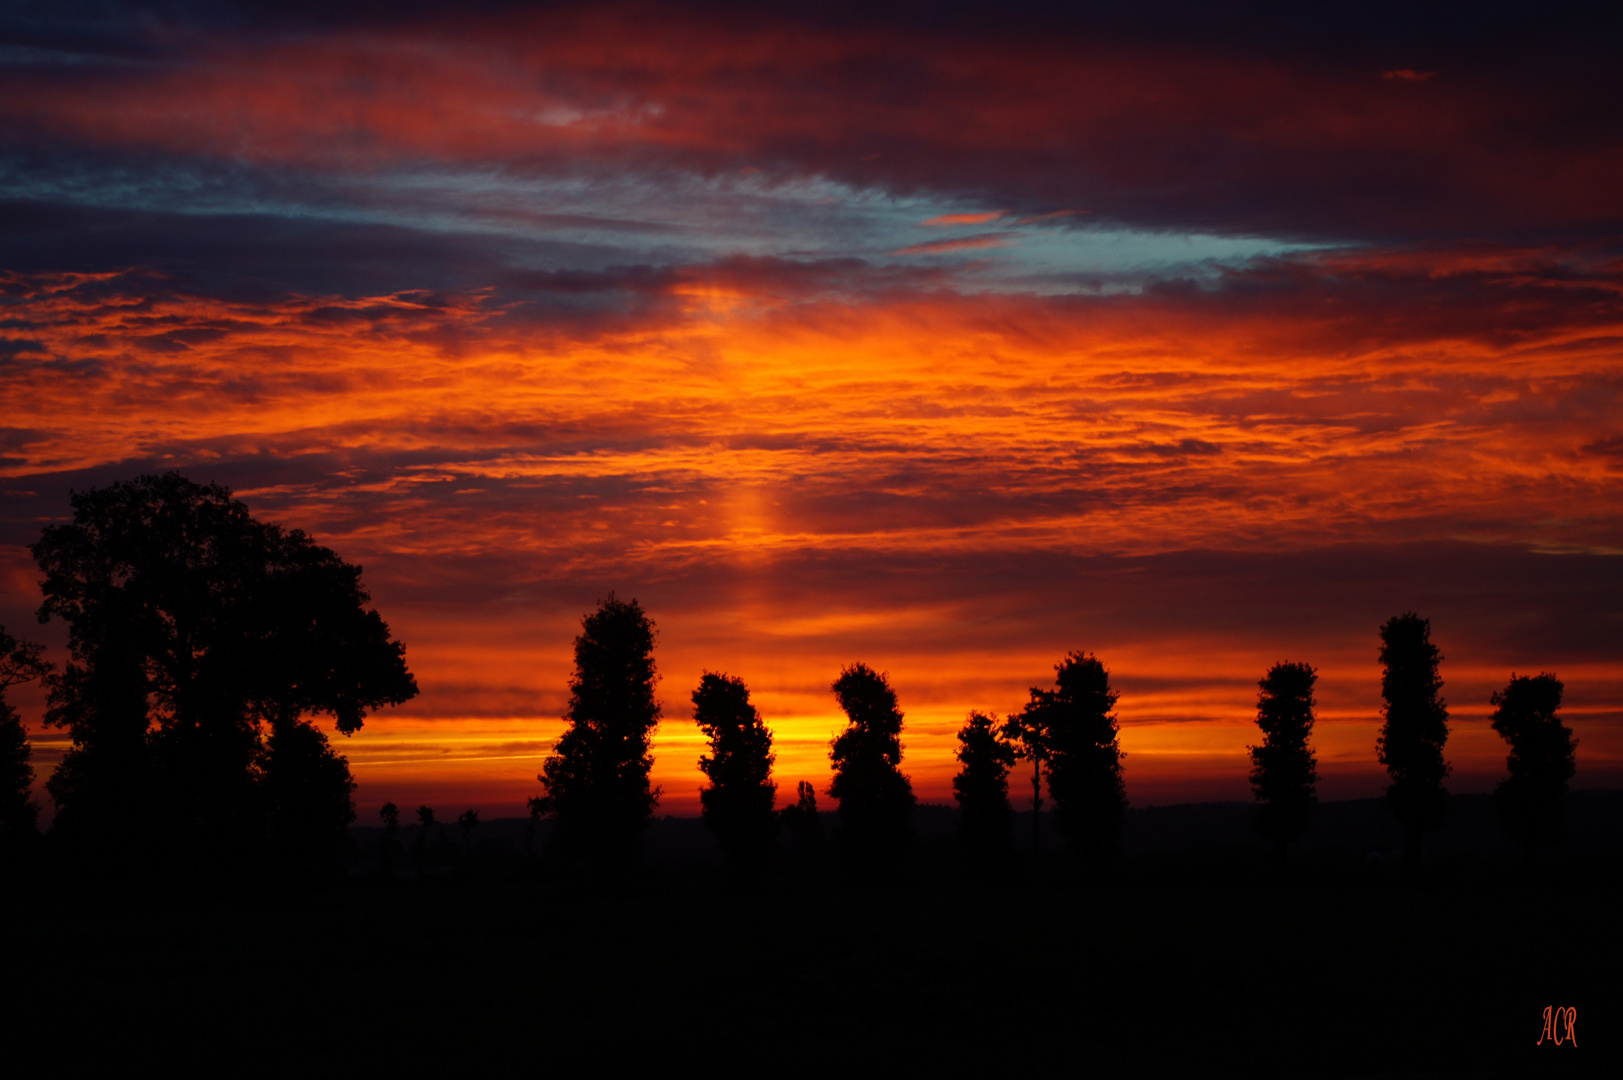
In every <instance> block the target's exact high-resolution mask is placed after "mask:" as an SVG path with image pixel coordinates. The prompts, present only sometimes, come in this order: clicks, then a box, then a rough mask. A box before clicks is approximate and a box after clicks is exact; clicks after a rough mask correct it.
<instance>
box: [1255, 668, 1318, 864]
mask: <svg viewBox="0 0 1623 1080" xmlns="http://www.w3.org/2000/svg"><path fill="white" fill-rule="evenodd" d="M1317 680H1318V674H1317V673H1316V672H1315V671H1314V670H1313V668H1312V667H1311V666H1310V665H1308V664H1275V665H1274V666H1273V667H1271V668H1269V669H1268V674H1267V676H1266V677H1264V678H1263V679H1262V681H1260V682H1259V683H1257V686H1258V687H1260V688H1261V692H1260V693H1259V694H1258V695H1257V726H1258V727H1259V728H1261V729H1262V745H1261V746H1252V747H1247V749H1249V750H1250V751H1251V791H1252V793H1253V794H1254V795H1255V796H1256V798H1257V801H1258V802H1259V803H1260V804H1261V805H1260V806H1258V807H1257V818H1256V822H1255V828H1256V831H1257V834H1258V835H1259V836H1262V837H1264V838H1266V839H1268V840H1272V841H1273V842H1274V854H1275V856H1276V857H1277V858H1278V859H1279V861H1280V862H1284V861H1285V848H1286V845H1287V844H1289V843H1290V842H1291V841H1292V840H1295V839H1296V838H1297V837H1299V836H1301V835H1302V830H1303V829H1305V828H1307V822H1308V818H1309V817H1311V816H1312V814H1313V807H1314V805H1315V804H1317V802H1318V801H1319V799H1318V795H1317V794H1316V793H1315V791H1314V784H1315V783H1316V782H1317V781H1318V778H1319V773H1318V767H1317V765H1316V763H1315V762H1314V759H1313V751H1312V750H1311V749H1309V748H1308V745H1307V740H1308V736H1309V735H1310V734H1312V732H1313V705H1314V701H1313V684H1314V683H1315V682H1316V681H1317Z"/></svg>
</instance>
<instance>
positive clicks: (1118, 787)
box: [1025, 652, 1127, 861]
mask: <svg viewBox="0 0 1623 1080" xmlns="http://www.w3.org/2000/svg"><path fill="white" fill-rule="evenodd" d="M1054 673H1055V678H1054V689H1052V690H1038V689H1033V690H1032V691H1031V701H1030V703H1029V704H1027V705H1026V710H1025V711H1026V717H1027V719H1026V721H1025V722H1026V723H1027V724H1030V725H1032V726H1034V727H1035V728H1036V730H1037V731H1038V732H1040V738H1041V744H1042V746H1043V747H1044V749H1045V751H1046V755H1047V765H1048V793H1049V795H1051V796H1052V797H1053V799H1054V827H1055V828H1056V829H1057V830H1058V831H1059V834H1060V835H1061V836H1063V837H1065V841H1066V843H1067V844H1068V845H1069V846H1070V848H1071V850H1072V851H1073V852H1075V853H1076V854H1077V855H1078V856H1079V857H1081V858H1084V859H1088V860H1090V861H1105V860H1109V859H1113V858H1114V857H1115V856H1116V855H1117V854H1119V853H1120V850H1121V830H1122V824H1123V822H1124V820H1125V818H1126V814H1127V790H1126V786H1125V785H1124V784H1123V782H1122V773H1121V759H1122V756H1123V755H1122V752H1121V746H1120V744H1118V743H1117V741H1116V717H1115V714H1113V713H1112V712H1111V710H1112V709H1114V708H1115V707H1116V692H1115V691H1114V690H1112V689H1111V688H1110V673H1109V672H1108V671H1106V670H1105V666H1104V665H1103V664H1101V663H1100V662H1099V660H1098V659H1097V658H1096V657H1094V656H1093V655H1091V654H1089V653H1081V652H1073V653H1070V654H1068V655H1067V656H1066V657H1065V659H1064V660H1061V661H1060V662H1059V663H1058V664H1056V665H1055V667H1054Z"/></svg>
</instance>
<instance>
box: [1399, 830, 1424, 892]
mask: <svg viewBox="0 0 1623 1080" xmlns="http://www.w3.org/2000/svg"><path fill="white" fill-rule="evenodd" d="M1424 835H1425V834H1424V833H1423V832H1422V831H1421V830H1420V829H1417V828H1415V827H1414V826H1412V825H1411V826H1409V827H1408V828H1406V829H1404V830H1403V876H1404V877H1406V878H1411V879H1412V878H1415V877H1418V876H1419V874H1420V840H1421V838H1422V837H1423V836H1424Z"/></svg>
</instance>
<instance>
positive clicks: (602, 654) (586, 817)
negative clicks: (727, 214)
mask: <svg viewBox="0 0 1623 1080" xmlns="http://www.w3.org/2000/svg"><path fill="white" fill-rule="evenodd" d="M1380 638H1381V648H1380V660H1381V664H1382V667H1383V674H1382V678H1381V693H1382V696H1383V698H1384V700H1385V709H1384V717H1383V720H1384V722H1383V724H1382V727H1381V732H1380V736H1379V738H1378V739H1377V742H1376V752H1377V755H1378V757H1379V759H1380V762H1381V764H1382V765H1384V766H1386V768H1387V770H1388V773H1389V775H1390V777H1391V784H1390V785H1389V786H1388V788H1387V792H1386V799H1387V803H1388V805H1389V807H1390V808H1391V810H1392V812H1393V813H1394V814H1395V815H1396V816H1397V818H1398V819H1399V821H1400V822H1401V823H1402V825H1403V828H1404V865H1405V868H1406V869H1407V870H1409V871H1410V872H1412V871H1413V870H1414V869H1416V868H1417V866H1418V863H1419V859H1420V850H1421V840H1422V837H1423V836H1424V834H1425V833H1426V832H1427V831H1428V830H1430V829H1433V828H1435V827H1436V826H1437V825H1438V824H1440V823H1441V822H1442V820H1443V817H1444V815H1445V813H1446V805H1447V803H1446V790H1445V789H1444V787H1443V783H1442V782H1443V780H1444V779H1445V778H1446V777H1447V776H1448V774H1449V771H1450V769H1449V765H1448V762H1447V761H1446V759H1445V757H1444V746H1445V743H1446V742H1447V739H1448V712H1447V707H1446V705H1445V704H1444V702H1443V699H1442V698H1441V696H1440V691H1441V689H1442V680H1441V678H1440V676H1439V671H1438V669H1439V665H1440V662H1441V660H1442V656H1441V654H1440V652H1439V651H1438V649H1437V647H1436V646H1435V645H1434V644H1433V643H1432V641H1431V627H1430V624H1429V622H1428V621H1427V620H1426V619H1423V618H1421V617H1420V616H1418V615H1416V614H1414V613H1412V612H1410V613H1405V614H1403V615H1398V616H1394V617H1393V618H1392V619H1390V620H1388V621H1387V622H1386V624H1385V625H1383V626H1382V627H1381V631H1380ZM653 646H654V627H653V624H652V622H651V621H650V620H649V618H648V617H647V615H646V614H645V613H644V612H643V610H642V609H641V607H640V606H639V605H638V604H637V603H636V601H635V600H633V601H631V602H629V603H627V602H623V601H620V600H618V599H616V598H615V597H613V596H612V595H611V596H610V597H609V599H608V600H606V601H604V602H603V603H602V604H601V606H600V607H599V608H598V610H597V611H596V612H594V613H592V614H590V615H588V616H586V618H585V619H584V620H583V623H582V632H581V634H580V636H579V637H577V638H576V639H575V668H574V673H573V675H572V677H571V680H570V691H571V696H570V703H569V711H568V713H567V719H568V721H569V727H568V729H567V730H566V731H565V733H564V735H563V736H562V738H560V739H559V741H558V743H557V745H556V746H555V748H554V751H553V753H552V754H551V756H549V757H548V759H547V761H546V763H545V767H544V770H543V772H542V773H541V775H540V776H539V777H538V778H537V779H539V780H540V782H541V784H542V787H543V789H544V792H545V793H544V794H543V795H542V796H540V797H538V798H535V799H532V800H531V810H532V813H534V814H536V815H550V816H552V817H554V818H555V819H556V821H557V825H558V831H557V836H558V839H559V841H560V843H561V844H562V845H563V847H564V848H565V850H566V852H568V853H570V854H572V855H575V856H578V857H583V858H588V859H591V860H595V861H598V862H600V863H607V864H613V863H615V862H623V861H625V860H628V859H630V858H631V857H633V856H634V854H635V851H636V847H637V842H638V838H639V836H640V834H641V831H642V829H643V827H644V826H645V824H646V823H647V821H648V820H649V818H650V817H651V816H652V814H653V810H654V807H655V805H656V803H657V802H658V798H659V794H660V793H659V789H658V788H656V787H654V786H653V785H652V784H651V782H650V772H651V769H652V765H653V759H652V756H651V754H650V740H651V737H652V735H653V731H654V729H655V727H656V726H657V724H658V722H659V718H660V709H659V705H658V704H657V702H656V701H655V698H654V683H655V679H656V672H655V664H654V659H653ZM1316 681H1317V673H1316V672H1315V671H1314V669H1313V667H1312V666H1311V665H1308V664H1305V663H1281V664H1276V665H1274V666H1273V667H1272V668H1271V669H1270V670H1269V671H1268V673H1267V675H1266V676H1265V677H1264V678H1263V679H1262V680H1261V681H1260V683H1259V684H1258V685H1259V689H1260V693H1259V695H1258V701H1257V725H1258V727H1259V728H1260V730H1261V732H1262V736H1263V737H1262V742H1261V744H1260V745H1258V746H1253V747H1251V748H1250V754H1251V766H1252V767H1251V774H1250V779H1251V785H1252V789H1253V792H1254V793H1255V796H1256V799H1257V802H1258V808H1257V816H1256V831H1257V833H1258V834H1259V835H1261V836H1263V837H1265V838H1267V839H1269V840H1271V841H1272V842H1273V844H1274V846H1275V851H1276V854H1277V856H1278V857H1279V858H1280V859H1281V860H1283V859H1284V857H1285V854H1286V850H1287V845H1288V844H1289V843H1290V842H1292V841H1294V840H1296V839H1298V838H1299V837H1300V836H1301V835H1302V833H1303V831H1304V830H1305V829H1306V827H1307V825H1308V822H1309V820H1310V818H1311V816H1312V813H1313V808H1314V806H1315V805H1316V803H1317V793H1316V784H1317V780H1318V773H1317V765H1316V761H1315V757H1314V753H1313V750H1312V747H1311V745H1310V737H1311V734H1312V729H1313V723H1314V711H1313V710H1314V707H1315V704H1316V703H1315V701H1314V697H1313V691H1314V686H1315V683H1316ZM832 690H833V692H834V696H835V698H836V700H837V701H838V702H839V705H840V708H841V709H842V710H843V711H844V713H845V715H846V720H847V724H846V727H845V729H844V730H843V731H841V732H840V733H839V734H838V735H836V736H835V738H834V740H833V742H832V743H831V745H830V749H829V757H830V761H831V764H832V767H833V773H834V776H833V781H832V783H831V784H830V786H829V788H828V794H829V795H831V796H832V797H833V798H834V799H836V800H837V802H838V817H839V827H838V829H837V831H836V833H835V838H836V841H837V842H838V844H839V846H840V849H841V852H842V854H843V855H844V856H845V858H846V859H847V860H848V861H849V862H850V863H851V864H852V865H853V866H854V867H856V868H858V869H861V870H865V871H870V872H883V871H885V870H886V869H889V868H893V867H894V866H895V865H896V863H897V861H898V860H899V859H900V857H901V855H902V853H903V851H904V850H905V848H906V847H907V846H908V844H909V842H910V840H911V837H912V833H911V830H910V827H909V818H910V816H911V814H912V811H913V807H914V805H915V799H914V795H913V791H912V786H911V784H910V783H909V781H908V778H907V776H906V775H905V774H904V773H903V772H902V771H901V760H902V745H901V732H902V713H901V711H900V709H899V708H898V707H897V699H896V693H895V691H894V690H893V689H892V688H891V687H890V685H889V683H888V682H887V680H886V678H885V676H884V675H882V674H880V673H878V672H876V671H874V670H873V669H872V668H870V667H868V666H867V665H866V664H862V663H857V664H853V665H851V666H849V667H847V668H845V669H844V670H842V671H841V672H840V676H839V678H838V679H836V680H835V681H834V684H833V687H832ZM1561 695H1562V685H1561V682H1560V680H1558V679H1557V678H1556V677H1555V676H1554V675H1550V674H1541V675H1537V676H1531V677H1528V676H1516V675H1512V676H1511V679H1510V683H1509V685H1508V686H1507V687H1506V688H1505V689H1504V690H1503V691H1502V692H1498V693H1495V694H1494V695H1493V698H1492V703H1493V705H1494V706H1495V707H1496V711H1495V712H1494V714H1493V719H1492V723H1493V728H1494V730H1495V731H1497V732H1498V733H1499V734H1500V735H1501V736H1503V737H1504V738H1505V740H1506V741H1507V742H1508V743H1509V745H1510V754H1509V757H1508V759H1507V765H1508V769H1509V776H1508V777H1506V778H1505V779H1504V780H1503V781H1502V782H1501V783H1500V784H1499V786H1498V788H1497V789H1496V791H1495V801H1496V804H1497V807H1498V811H1499V816H1500V822H1501V824H1502V826H1503V827H1504V828H1505V830H1506V831H1507V832H1508V833H1510V834H1511V835H1512V836H1513V837H1515V838H1516V839H1517V840H1518V841H1520V842H1521V843H1522V844H1523V845H1524V847H1525V850H1526V851H1527V854H1528V857H1529V858H1532V857H1534V855H1535V854H1536V852H1537V850H1538V849H1539V848H1540V847H1543V846H1548V845H1550V844H1553V843H1554V842H1556V841H1558V840H1559V837H1560V832H1561V815H1562V806H1563V796H1564V794H1565V791H1566V785H1567V782H1568V781H1569V780H1570V779H1571V778H1572V776H1573V773H1574V752H1575V747H1576V742H1575V740H1574V739H1573V738H1572V732H1571V730H1570V729H1569V728H1567V727H1566V725H1565V724H1563V723H1562V722H1561V720H1560V717H1559V715H1558V710H1559V708H1560V705H1561ZM1116 701H1117V694H1116V692H1115V691H1114V690H1112V689H1111V687H1110V677H1109V673H1108V671H1107V670H1106V669H1105V667H1104V665H1103V664H1102V663H1100V661H1099V660H1098V659H1097V658H1096V657H1094V656H1092V655H1090V654H1087V653H1081V652H1073V653H1071V654H1069V655H1067V656H1066V657H1065V658H1064V659H1063V660H1061V661H1060V662H1059V664H1058V665H1056V667H1055V680H1054V685H1053V687H1052V688H1051V689H1038V688H1033V689H1032V690H1031V697H1030V700H1029V701H1028V702H1027V704H1026V705H1025V706H1024V708H1022V709H1021V710H1020V711H1018V712H1016V713H1014V714H1012V715H1010V716H1008V717H1006V718H1004V719H1003V720H1001V721H1000V720H999V719H998V717H997V716H996V715H995V714H992V713H988V712H978V711H977V712H971V713H970V714H969V716H968V718H967V719H966V720H965V722H964V725H963V726H962V727H961V728H960V729H959V731H958V749H957V759H958V762H959V764H960V769H959V771H958V774H957V775H956V776H955V777H954V778H953V795H954V797H955V798H956V800H957V802H958V806H959V810H960V814H959V820H958V836H959V840H960V842H961V843H962V845H963V848H964V850H965V851H966V853H968V854H969V855H970V856H971V857H972V858H974V859H976V860H978V861H981V862H983V863H986V864H995V863H997V862H999V861H1001V860H1003V859H1005V858H1006V857H1007V855H1008V853H1009V851H1010V850H1011V848H1012V833H1013V827H1014V809H1013V806H1012V804H1011V802H1010V799H1009V777H1010V773H1011V771H1012V770H1013V769H1014V767H1015V765H1016V763H1017V762H1018V761H1020V760H1022V759H1023V760H1025V761H1028V762H1030V764H1031V768H1032V772H1031V792H1032V811H1033V813H1032V829H1033V835H1032V846H1033V849H1035V848H1036V847H1037V840H1038V836H1037V828H1038V825H1039V818H1038V816H1037V812H1038V811H1039V810H1040V809H1041V807H1042V790H1043V784H1044V781H1046V784H1047V789H1048V793H1049V797H1050V798H1051V800H1052V802H1053V817H1054V825H1055V828H1056V830H1057V831H1058V832H1059V834H1060V835H1061V836H1062V837H1064V839H1065V841H1066V843H1067V845H1068V846H1069V847H1070V848H1071V849H1072V850H1073V851H1074V852H1075V853H1076V854H1077V855H1078V856H1079V857H1081V858H1083V859H1084V860H1087V861H1089V862H1094V863H1099V862H1107V861H1109V860H1111V859H1113V858H1114V857H1115V856H1116V855H1117V854H1118V853H1119V851H1120V845H1121V835H1122V826H1123V822H1124V818H1125V813H1126V809H1127V796H1126V792H1125V788H1124V785H1123V777H1122V766H1121V759H1122V752H1121V748H1120V745H1119V742H1118V729H1117V723H1116V717H1115V715H1114V712H1113V710H1114V708H1115V705H1116ZM693 719H694V721H695V723H697V724H698V726H699V727H700V728H701V729H702V730H703V731H704V733H705V735H706V736H707V737H708V739H709V742H710V752H709V753H708V754H706V755H705V756H703V757H701V758H700V759H699V768H700V770H701V771H702V772H703V773H704V774H705V776H706V778H707V779H708V781H709V783H708V785H707V786H705V787H704V788H702V789H701V790H700V795H699V797H700V802H701V805H702V807H703V813H704V820H705V822H706V824H708V825H709V827H710V828H711V829H712V830H713V831H714V832H715V834H716V836H717V838H718V839H719V840H720V842H721V845H722V847H723V849H724V850H725V851H726V853H727V856H728V859H729V860H730V861H731V862H732V863H733V864H734V865H735V866H737V867H739V868H742V869H750V868H758V867H760V866H761V865H763V864H764V863H765V862H766V861H767V860H768V859H769V858H770V855H771V853H772V851H773V850H774V849H775V847H776V844H777V839H778V833H779V829H780V822H781V821H782V820H783V819H787V820H788V822H789V823H790V824H791V826H792V827H801V826H803V825H804V823H805V822H806V821H807V820H808V818H810V817H812V816H814V815H815V814H816V795H815V791H814V790H813V788H812V786H811V785H810V784H809V783H806V782H804V781H803V782H801V783H800V784H799V786H798V790H797V802H796V803H795V805H793V806H791V807H788V808H786V809H785V810H784V811H783V812H781V813H780V812H778V811H776V810H775V805H776V800H777V785H776V783H775V782H774V781H773V779H772V766H773V762H774V755H773V753H772V734H771V731H770V730H769V729H768V728H767V726H766V724H765V723H764V722H763V721H762V718H761V715H760V713H759V712H758V711H757V710H756V709H755V707H754V706H753V705H752V704H751V703H750V695H749V689H748V687H747V686H746V685H745V684H744V682H743V680H741V679H738V678H735V677H733V676H730V675H725V674H717V673H711V672H707V673H705V674H704V676H703V677H702V678H701V680H700V682H699V686H698V688H697V689H695V690H694V691H693Z"/></svg>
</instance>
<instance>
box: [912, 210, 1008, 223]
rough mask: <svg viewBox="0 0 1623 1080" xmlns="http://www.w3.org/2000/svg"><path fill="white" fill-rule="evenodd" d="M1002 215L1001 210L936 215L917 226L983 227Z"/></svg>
mask: <svg viewBox="0 0 1623 1080" xmlns="http://www.w3.org/2000/svg"><path fill="white" fill-rule="evenodd" d="M1003 213H1004V212H1003V211H1002V210H988V211H986V212H984V213H979V214H938V215H936V216H935V217H933V218H930V219H928V220H926V221H921V222H919V224H920V225H934V226H945V225H985V224H986V223H987V222H988V221H996V220H997V219H998V218H1000V217H1002V216H1003Z"/></svg>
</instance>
